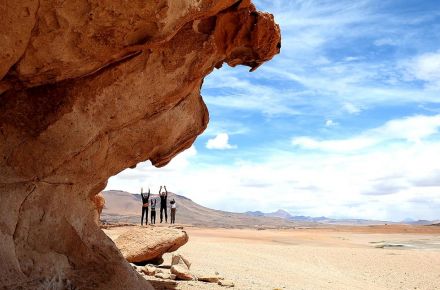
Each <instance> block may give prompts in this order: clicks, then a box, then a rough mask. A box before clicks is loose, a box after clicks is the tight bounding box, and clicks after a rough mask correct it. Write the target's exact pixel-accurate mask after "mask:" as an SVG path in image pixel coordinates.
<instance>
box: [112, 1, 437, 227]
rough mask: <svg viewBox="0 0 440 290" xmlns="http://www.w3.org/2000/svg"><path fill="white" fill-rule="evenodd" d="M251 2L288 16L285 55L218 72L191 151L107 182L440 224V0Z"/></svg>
mask: <svg viewBox="0 0 440 290" xmlns="http://www.w3.org/2000/svg"><path fill="white" fill-rule="evenodd" d="M254 3H255V4H256V6H257V8H258V9H260V10H263V11H267V12H270V13H272V14H274V16H275V20H276V21H277V22H278V23H279V24H280V27H281V31H282V48H281V53H280V55H278V56H276V57H275V58H274V59H273V60H272V61H271V62H269V63H266V64H264V65H263V66H261V67H260V68H259V69H258V70H257V71H255V72H253V73H249V72H248V68H247V67H235V68H229V67H227V66H224V67H223V68H222V69H220V70H215V71H214V72H213V73H212V74H210V75H209V76H208V77H207V78H206V79H205V82H204V85H203V88H202V96H203V97H204V100H205V102H206V104H207V105H208V109H209V111H210V117H211V120H210V124H209V126H208V129H207V130H206V131H205V133H204V134H203V135H201V136H200V137H199V138H198V139H197V140H196V142H195V144H194V145H193V147H191V148H190V149H189V150H187V151H185V152H184V153H182V154H180V155H179V156H177V157H176V159H175V160H173V161H172V162H171V163H170V165H168V166H167V167H165V168H162V169H155V168H153V167H151V165H149V163H144V164H140V165H139V166H138V167H137V168H136V169H134V170H125V171H123V172H122V173H120V174H119V175H118V176H115V177H112V178H111V179H110V180H109V184H108V186H107V188H108V189H125V190H127V191H131V192H135V191H137V190H138V188H139V187H140V186H141V185H143V186H144V187H147V186H151V187H152V189H153V190H155V188H156V187H158V186H159V185H161V184H163V183H166V184H168V188H169V189H170V190H171V191H174V192H177V193H179V194H183V195H186V196H188V197H190V198H192V199H194V200H195V201H196V202H199V203H201V204H203V205H206V206H209V207H212V208H217V209H224V210H231V211H240V212H241V211H247V210H262V211H274V210H277V209H279V208H283V209H286V210H288V211H290V212H291V213H292V214H298V215H312V216H322V215H325V216H330V217H339V218H347V217H350V218H352V217H355V218H369V219H387V220H402V219H405V218H414V219H440V211H439V209H440V154H438V152H439V148H440V134H439V131H440V2H439V1H436V0H432V1H412V0H401V1H397V0H390V1H313V0H310V1H294V0H284V1H280V0H279V1H276V0H275V1H265V0H259V1H254Z"/></svg>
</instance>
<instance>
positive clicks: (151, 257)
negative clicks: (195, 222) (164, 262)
mask: <svg viewBox="0 0 440 290" xmlns="http://www.w3.org/2000/svg"><path fill="white" fill-rule="evenodd" d="M186 242H188V234H187V233H186V232H185V231H181V230H176V229H173V228H167V227H140V226H133V227H128V229H127V231H126V232H124V233H122V234H121V235H119V236H118V237H117V238H116V239H115V244H116V246H117V247H118V249H119V250H120V251H121V253H122V255H123V256H124V258H125V259H126V260H127V261H129V262H132V263H139V262H149V261H157V260H158V259H161V257H162V255H163V254H165V253H169V252H174V251H176V250H177V249H178V248H180V247H181V246H183V245H184V244H186ZM154 264H156V263H154Z"/></svg>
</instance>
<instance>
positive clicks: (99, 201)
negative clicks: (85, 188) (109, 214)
mask: <svg viewBox="0 0 440 290" xmlns="http://www.w3.org/2000/svg"><path fill="white" fill-rule="evenodd" d="M93 202H94V203H95V207H96V210H97V211H98V216H100V215H101V213H102V209H103V208H104V206H105V198H104V195H102V192H100V193H99V194H97V195H95V196H93Z"/></svg>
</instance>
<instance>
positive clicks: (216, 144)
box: [206, 133, 237, 150]
mask: <svg viewBox="0 0 440 290" xmlns="http://www.w3.org/2000/svg"><path fill="white" fill-rule="evenodd" d="M206 148H208V149H218V150H226V149H235V148H237V146H236V145H231V144H229V135H228V134H227V133H219V134H217V136H215V137H214V138H212V139H209V140H208V142H206Z"/></svg>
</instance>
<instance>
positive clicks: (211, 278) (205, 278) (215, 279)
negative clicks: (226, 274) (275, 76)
mask: <svg viewBox="0 0 440 290" xmlns="http://www.w3.org/2000/svg"><path fill="white" fill-rule="evenodd" d="M197 280H199V281H202V282H209V283H218V281H219V277H218V276H209V275H202V276H198V277H197Z"/></svg>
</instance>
